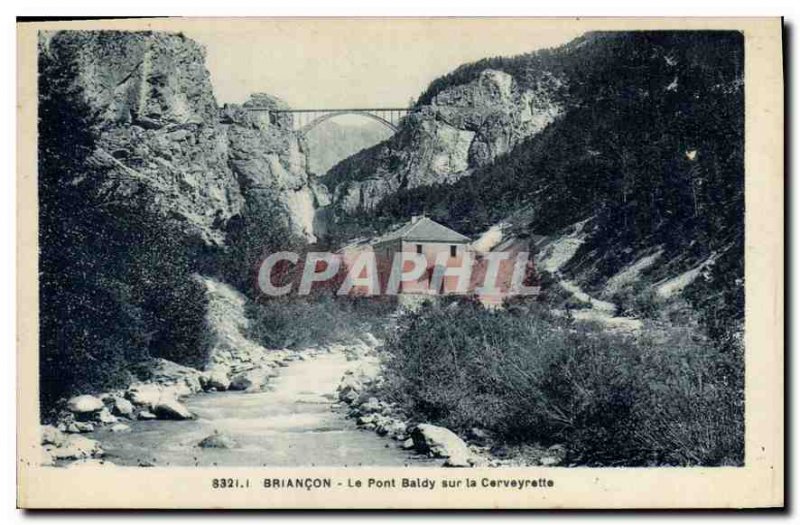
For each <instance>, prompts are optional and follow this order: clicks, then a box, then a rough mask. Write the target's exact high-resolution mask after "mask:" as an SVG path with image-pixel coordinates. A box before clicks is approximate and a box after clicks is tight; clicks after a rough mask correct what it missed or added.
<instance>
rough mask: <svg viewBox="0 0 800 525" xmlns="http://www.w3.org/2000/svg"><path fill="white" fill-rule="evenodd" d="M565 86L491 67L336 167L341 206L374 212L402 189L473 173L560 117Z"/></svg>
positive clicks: (336, 197) (333, 180) (331, 183)
mask: <svg viewBox="0 0 800 525" xmlns="http://www.w3.org/2000/svg"><path fill="white" fill-rule="evenodd" d="M543 75H544V74H543ZM558 87H560V82H559V81H558V80H557V79H556V78H555V77H552V76H543V79H542V82H541V83H540V84H539V85H537V86H536V87H535V88H530V89H523V88H521V87H520V86H519V85H518V83H517V82H516V81H515V80H514V78H513V77H512V76H511V75H509V74H507V73H504V72H502V71H498V70H493V69H486V70H484V71H482V72H481V73H480V75H479V76H478V77H477V78H476V79H475V80H473V81H471V82H468V83H465V84H461V85H456V86H452V87H450V88H448V89H446V90H443V91H441V92H439V93H438V94H437V95H436V96H435V97H433V100H432V101H431V104H430V105H426V106H420V107H418V108H416V109H415V111H414V112H413V113H411V114H410V115H409V116H408V117H407V119H406V121H405V122H404V124H403V126H402V128H401V130H400V131H399V132H398V134H397V135H395V136H394V137H392V138H391V139H390V140H389V141H387V142H384V143H382V144H379V145H378V146H375V147H374V148H371V149H369V150H366V151H364V152H362V153H360V154H357V155H355V156H354V157H352V158H351V159H348V160H345V161H344V162H342V163H340V164H339V165H338V166H335V167H334V168H332V169H331V171H330V172H329V175H328V176H327V177H326V178H325V181H326V183H327V184H328V187H329V188H331V189H332V191H333V202H334V205H335V206H336V207H337V208H338V209H340V210H342V211H344V212H345V213H352V212H356V211H369V210H372V209H374V208H375V206H377V204H378V203H379V202H380V201H381V199H383V198H384V197H386V196H387V195H389V194H391V193H393V192H395V191H397V190H399V189H410V188H416V187H421V186H429V185H431V184H437V183H453V182H455V181H457V180H459V179H461V178H463V177H465V176H468V175H470V173H471V172H472V170H473V169H475V168H479V167H481V166H485V165H487V164H490V163H492V162H493V161H494V159H496V158H497V157H498V156H500V155H503V154H504V153H507V152H508V151H510V150H511V149H512V148H513V147H514V146H515V145H516V144H518V143H519V142H520V141H522V140H524V139H525V138H527V137H530V136H533V135H535V134H537V133H539V132H541V131H542V130H543V129H544V128H545V127H546V126H547V125H549V124H550V123H551V122H553V121H554V120H555V119H556V117H557V116H558V115H559V114H560V112H561V107H560V105H559V104H558V103H557V102H556V101H555V99H554V97H553V96H552V93H553V92H554V91H555V90H556V89H557V88H558Z"/></svg>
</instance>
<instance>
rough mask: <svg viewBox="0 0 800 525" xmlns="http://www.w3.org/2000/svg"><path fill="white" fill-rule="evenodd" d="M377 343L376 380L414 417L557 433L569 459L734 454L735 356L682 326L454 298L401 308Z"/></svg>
mask: <svg viewBox="0 0 800 525" xmlns="http://www.w3.org/2000/svg"><path fill="white" fill-rule="evenodd" d="M386 347H387V350H388V352H387V355H388V356H389V359H388V361H387V383H386V392H387V394H388V396H389V397H390V398H391V399H392V400H394V401H396V402H398V403H400V404H401V406H402V407H403V408H404V409H405V410H406V411H407V412H408V413H409V414H413V417H414V418H416V419H417V420H420V421H428V422H433V423H436V424H440V425H444V426H447V427H448V428H451V429H454V430H456V431H461V432H463V433H467V432H468V431H469V429H471V428H473V427H478V428H481V429H485V430H488V431H490V432H492V433H493V434H494V435H495V436H496V438H498V439H499V440H500V441H501V442H506V443H509V444H512V445H513V444H537V445H542V446H545V447H547V446H551V445H554V444H559V445H563V446H564V447H565V448H566V450H567V458H566V463H567V464H577V465H589V466H652V465H681V466H688V465H741V464H742V462H743V454H744V449H743V446H744V394H743V373H742V367H741V357H742V356H741V355H740V354H735V353H732V352H730V351H728V350H726V349H721V348H720V347H719V346H718V345H715V344H714V343H713V342H712V341H710V340H709V339H708V338H705V337H702V336H699V335H697V334H694V333H692V332H691V331H688V330H680V329H672V330H670V331H668V332H660V331H655V330H653V331H646V332H644V333H643V334H641V335H639V336H637V337H633V336H630V335H621V334H616V333H609V332H608V331H604V330H600V329H598V328H597V327H592V326H590V325H587V324H581V323H576V322H573V321H570V320H569V319H567V318H557V317H553V316H552V315H551V314H549V312H548V311H547V310H546V309H543V308H542V307H541V306H540V305H536V304H534V305H531V306H528V307H519V306H518V307H516V308H514V309H511V310H508V311H504V310H497V311H490V310H486V309H484V308H482V307H481V306H480V304H476V303H471V302H468V301H461V302H456V303H452V304H449V305H445V306H435V305H428V306H427V307H424V308H422V309H421V310H419V311H418V312H416V313H413V314H409V315H407V316H404V317H403V318H401V321H400V325H399V327H398V329H397V331H396V332H395V333H394V335H393V336H392V337H390V338H389V340H388V342H387V345H386Z"/></svg>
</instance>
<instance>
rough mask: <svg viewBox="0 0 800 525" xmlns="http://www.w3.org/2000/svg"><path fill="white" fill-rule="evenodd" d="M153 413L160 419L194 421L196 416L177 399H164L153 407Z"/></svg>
mask: <svg viewBox="0 0 800 525" xmlns="http://www.w3.org/2000/svg"><path fill="white" fill-rule="evenodd" d="M153 413H154V414H155V415H156V416H157V417H158V419H175V420H183V419H192V418H193V417H194V415H193V414H192V413H191V412H189V409H188V408H186V406H185V405H184V404H183V403H181V402H180V401H178V400H177V399H170V398H166V399H165V398H162V399H160V400H159V401H158V403H156V405H155V406H154V407H153Z"/></svg>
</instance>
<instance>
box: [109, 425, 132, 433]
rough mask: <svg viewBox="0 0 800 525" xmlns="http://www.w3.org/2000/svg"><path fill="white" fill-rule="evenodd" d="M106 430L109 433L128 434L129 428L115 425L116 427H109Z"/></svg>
mask: <svg viewBox="0 0 800 525" xmlns="http://www.w3.org/2000/svg"><path fill="white" fill-rule="evenodd" d="M108 430H109V431H111V432H130V430H131V427H129V426H128V425H126V424H124V423H117V424H116V425H111V428H109V429H108Z"/></svg>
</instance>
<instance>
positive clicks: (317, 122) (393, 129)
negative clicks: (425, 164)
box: [297, 110, 398, 135]
mask: <svg viewBox="0 0 800 525" xmlns="http://www.w3.org/2000/svg"><path fill="white" fill-rule="evenodd" d="M342 115H357V116H360V117H366V118H368V119H372V120H374V121H375V122H377V123H379V124H382V125H383V126H384V127H385V128H387V129H388V130H389V131H391V132H392V133H396V132H397V130H398V127H397V125H395V124H394V123H393V122H391V121H390V120H387V119H385V118H383V117H381V116H379V115H376V114H374V113H371V112H369V111H357V110H340V111H330V112H327V113H324V114H322V115H320V116H318V117H316V118H315V119H313V120H311V121H310V122H308V123H306V124H304V125H302V126H301V127H300V128H299V129H298V130H297V131H299V132H300V133H302V134H303V135H306V134H307V133H308V132H309V131H311V130H312V129H314V128H315V127H317V126H319V125H320V124H322V123H323V122H325V121H326V120H330V119H332V118H336V117H340V116H342Z"/></svg>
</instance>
